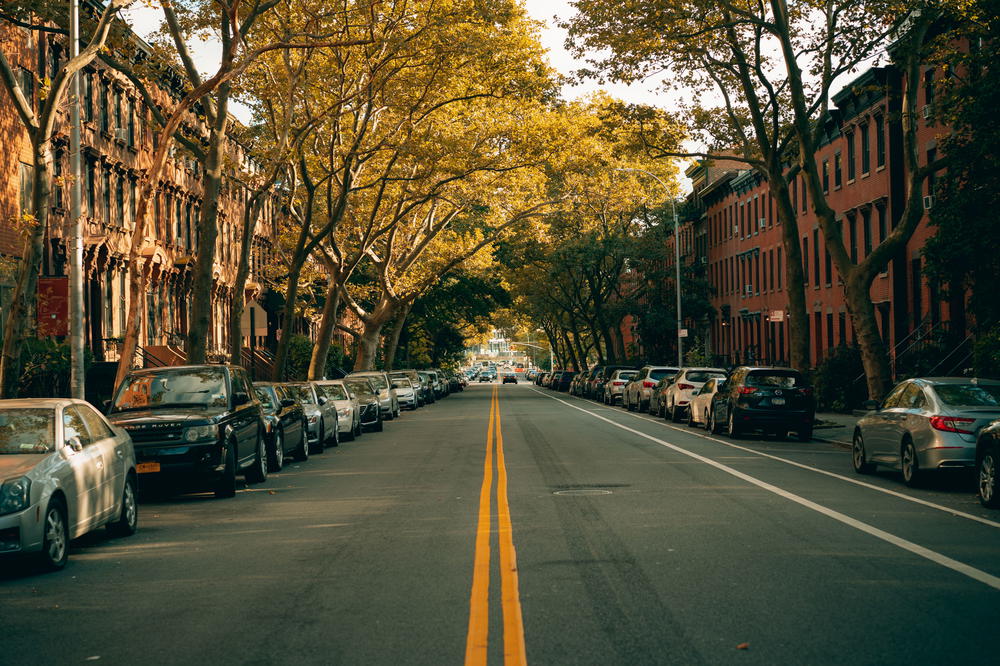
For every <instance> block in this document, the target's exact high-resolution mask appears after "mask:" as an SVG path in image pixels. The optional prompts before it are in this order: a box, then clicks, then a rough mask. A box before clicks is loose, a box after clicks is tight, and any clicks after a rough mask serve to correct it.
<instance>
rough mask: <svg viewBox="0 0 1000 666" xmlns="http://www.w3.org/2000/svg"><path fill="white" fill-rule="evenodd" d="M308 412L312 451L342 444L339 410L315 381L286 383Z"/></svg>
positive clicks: (307, 418) (308, 435)
mask: <svg viewBox="0 0 1000 666" xmlns="http://www.w3.org/2000/svg"><path fill="white" fill-rule="evenodd" d="M285 387H286V388H287V390H288V391H289V393H290V394H291V396H292V397H294V398H295V399H296V400H297V401H298V402H299V404H300V405H302V409H303V411H304V412H305V413H306V436H307V437H308V439H309V452H310V453H323V451H324V450H325V449H326V447H327V446H337V445H338V444H340V436H339V434H338V432H337V410H336V409H335V408H334V406H333V405H332V404H331V403H330V402H329V401H328V400H327V399H326V398H324V397H323V396H321V395H319V393H317V391H316V386H315V384H314V383H313V382H289V383H287V384H285Z"/></svg>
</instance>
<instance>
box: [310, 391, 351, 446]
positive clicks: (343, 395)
mask: <svg viewBox="0 0 1000 666" xmlns="http://www.w3.org/2000/svg"><path fill="white" fill-rule="evenodd" d="M314 383H315V384H316V390H317V391H319V392H320V394H322V395H323V397H325V398H326V399H327V400H329V401H330V402H332V403H333V404H334V406H335V407H336V409H337V431H338V432H339V433H340V434H341V435H342V436H343V438H344V440H345V441H351V440H353V439H354V438H355V437H357V436H358V435H360V434H361V407H360V404H359V403H358V398H357V396H355V395H354V393H353V392H352V391H351V390H350V389H349V388H347V385H346V384H344V382H342V381H339V380H333V381H318V382H314Z"/></svg>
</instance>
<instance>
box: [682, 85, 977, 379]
mask: <svg viewBox="0 0 1000 666" xmlns="http://www.w3.org/2000/svg"><path fill="white" fill-rule="evenodd" d="M940 75H941V74H940V73H937V72H935V70H934V69H933V68H928V67H925V68H923V70H922V79H921V81H919V82H915V83H916V84H917V85H919V86H920V89H919V91H918V99H919V102H920V112H919V118H917V119H916V122H917V123H918V128H919V129H918V144H919V152H920V160H921V163H922V164H925V163H929V162H932V161H934V160H935V159H936V158H937V143H938V140H939V139H940V135H941V134H942V133H943V132H945V131H946V129H947V128H944V127H941V126H940V125H938V124H936V123H935V119H934V81H935V80H936V77H938V76H940ZM906 85H907V82H906V81H905V80H904V79H903V77H902V76H901V75H900V73H899V71H898V70H897V69H895V68H894V67H891V66H889V67H875V68H872V69H869V70H868V71H866V72H864V73H863V74H861V75H860V76H859V77H857V78H856V79H855V80H854V81H853V82H851V83H850V84H849V85H847V86H846V87H845V88H844V90H843V91H841V92H840V93H839V94H837V95H835V96H834V98H833V101H834V104H835V108H833V109H831V111H830V112H829V113H828V114H827V115H826V117H824V118H822V119H821V120H820V121H819V122H821V123H822V129H823V141H822V143H821V146H820V148H819V150H818V154H817V162H818V164H819V165H820V169H821V172H820V174H821V178H822V183H823V189H824V191H825V192H826V194H827V197H828V203H829V204H830V206H831V207H832V208H834V210H836V211H837V212H838V215H839V218H840V222H841V225H842V230H843V238H844V243H845V247H846V248H847V250H848V252H849V253H850V255H851V256H852V258H854V259H855V260H859V259H862V258H864V257H866V256H867V255H868V254H869V253H870V252H871V250H872V248H873V247H875V246H876V245H878V243H880V242H881V240H882V239H883V238H885V237H886V235H887V234H888V233H889V231H890V230H891V229H893V228H894V227H895V226H896V224H897V223H898V222H899V220H900V217H901V214H902V212H903V208H904V205H905V195H906V193H905V178H906V173H905V167H904V161H903V154H902V150H903V149H902V141H903V130H902V123H901V95H902V92H903V91H904V89H905V86H906ZM687 175H688V177H689V178H690V179H691V181H692V183H693V192H692V193H691V195H689V201H688V203H689V204H690V208H689V209H691V208H693V209H694V210H696V211H697V213H695V214H691V215H688V216H686V217H685V218H684V219H682V221H681V228H680V234H679V235H680V239H681V254H682V262H687V263H689V264H690V263H694V262H698V263H700V264H703V265H704V266H705V268H706V269H707V274H708V277H709V281H710V283H711V286H712V288H713V290H714V295H713V297H712V305H713V307H714V310H715V316H714V317H713V318H711V319H710V320H709V321H700V322H696V321H690V320H689V321H688V322H687V325H688V327H689V328H690V330H691V331H692V335H694V334H695V332H697V335H698V338H699V342H700V343H701V344H703V345H704V346H705V348H706V349H707V350H708V352H709V353H710V354H711V355H712V356H714V357H715V361H716V363H718V364H720V365H737V364H741V363H760V364H784V363H787V362H788V361H787V359H788V356H789V351H788V345H789V336H788V327H789V318H788V294H787V288H788V285H786V284H785V283H784V282H785V280H786V278H785V268H786V267H785V260H786V257H785V256H784V250H783V247H782V233H781V228H780V225H781V222H780V221H779V219H778V211H777V209H776V207H775V205H774V201H773V199H772V198H771V196H770V194H769V193H768V184H767V182H766V180H765V178H764V177H763V176H762V175H761V174H759V173H757V172H756V171H754V170H751V169H748V168H745V167H740V166H738V165H736V164H734V163H733V162H731V161H726V160H724V159H720V160H717V161H713V162H708V161H701V162H699V163H696V164H694V165H692V166H691V167H690V168H689V169H688V170H687ZM790 185H791V198H792V203H793V205H794V207H795V210H796V212H797V220H796V222H797V225H798V231H799V238H800V242H801V247H802V259H803V269H804V273H805V285H804V286H805V289H806V304H807V308H808V310H809V318H810V319H809V332H810V353H811V361H812V363H813V364H814V365H815V364H818V363H820V362H821V361H822V360H823V359H824V358H826V356H827V355H828V354H829V353H830V351H831V350H832V349H834V348H836V347H837V346H838V345H841V344H853V343H854V340H855V337H854V331H853V330H852V325H851V320H850V317H849V315H848V313H847V309H846V306H845V302H844V294H843V290H842V288H841V286H840V282H839V280H840V278H839V276H838V275H837V271H836V267H835V266H834V264H833V263H832V261H831V258H830V255H829V253H828V252H827V250H826V247H825V240H824V238H823V234H822V232H821V230H820V228H819V225H818V223H817V220H816V217H815V214H814V213H813V210H812V207H811V206H810V205H809V204H810V202H809V198H808V195H807V191H806V187H805V186H804V177H803V176H799V177H798V178H796V179H794V180H793V181H792V182H791V183H790ZM924 188H925V190H924V196H923V206H924V209H925V210H924V217H923V219H922V220H921V222H920V225H919V227H918V229H917V231H916V233H915V234H914V235H913V237H912V238H911V240H910V242H909V243H908V244H907V246H906V247H905V249H904V250H903V251H901V252H899V253H898V254H897V255H896V256H895V257H894V259H893V260H892V261H891V262H890V264H889V266H888V268H887V270H885V271H884V272H883V273H882V274H880V275H879V276H878V277H876V279H875V282H874V283H873V285H872V287H871V299H872V302H873V303H874V304H875V306H876V311H877V317H878V323H879V329H880V331H881V334H882V336H883V339H884V341H885V343H886V346H887V348H888V350H889V352H890V358H891V360H892V363H893V369H894V371H895V370H897V369H898V368H897V366H899V365H901V364H903V363H904V362H905V359H906V356H907V355H913V354H915V353H917V352H919V351H921V350H922V349H923V347H924V345H926V344H928V343H929V342H930V341H932V340H933V341H936V342H938V343H940V341H942V340H943V341H944V343H943V345H944V346H943V349H944V352H943V353H941V356H940V362H939V364H938V367H937V368H936V369H935V370H934V372H936V373H939V374H948V373H953V372H957V371H959V370H961V369H962V368H964V367H965V364H967V363H968V361H969V358H970V356H971V338H970V335H969V333H968V323H969V322H967V321H966V313H965V304H964V299H963V298H961V297H958V298H955V299H953V300H952V301H950V302H944V301H942V299H941V298H940V297H939V295H938V294H937V293H935V291H934V290H933V289H932V288H931V287H930V286H929V285H928V283H927V281H926V280H925V279H924V277H923V275H922V256H921V249H922V248H923V246H924V243H925V242H926V240H927V238H928V237H929V236H930V235H931V234H932V233H933V229H932V228H931V227H930V226H929V224H928V214H929V211H930V210H931V209H932V208H933V206H934V197H933V192H934V179H933V177H932V178H930V179H928V181H927V182H925V184H924ZM672 242H673V238H671V239H670V240H669V241H668V243H672ZM671 360H672V359H671Z"/></svg>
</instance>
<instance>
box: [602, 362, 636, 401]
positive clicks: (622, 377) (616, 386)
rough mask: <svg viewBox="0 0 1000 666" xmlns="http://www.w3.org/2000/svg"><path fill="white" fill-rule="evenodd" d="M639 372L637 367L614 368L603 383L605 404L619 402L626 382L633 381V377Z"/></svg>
mask: <svg viewBox="0 0 1000 666" xmlns="http://www.w3.org/2000/svg"><path fill="white" fill-rule="evenodd" d="M637 374H639V371H638V370H635V369H628V370H621V369H619V370H612V371H611V373H610V374H609V375H608V378H607V380H606V381H604V382H603V384H602V385H603V387H604V389H603V390H604V404H605V405H615V404H617V403H618V401H619V400H621V399H622V392H623V391H624V390H625V384H627V383H628V382H629V381H631V379H632V378H633V377H635V376H636V375H637Z"/></svg>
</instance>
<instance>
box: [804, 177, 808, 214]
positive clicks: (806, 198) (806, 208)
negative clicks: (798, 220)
mask: <svg viewBox="0 0 1000 666" xmlns="http://www.w3.org/2000/svg"><path fill="white" fill-rule="evenodd" d="M808 194H809V192H808V191H806V181H805V179H804V178H803V180H802V212H803V213H804V212H806V210H808V208H809V196H808Z"/></svg>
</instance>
